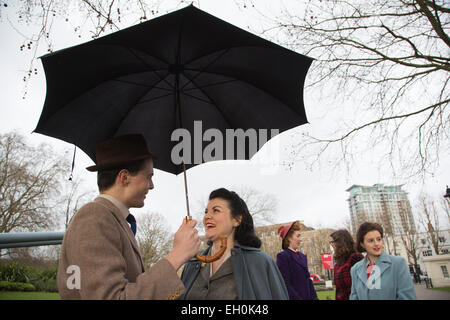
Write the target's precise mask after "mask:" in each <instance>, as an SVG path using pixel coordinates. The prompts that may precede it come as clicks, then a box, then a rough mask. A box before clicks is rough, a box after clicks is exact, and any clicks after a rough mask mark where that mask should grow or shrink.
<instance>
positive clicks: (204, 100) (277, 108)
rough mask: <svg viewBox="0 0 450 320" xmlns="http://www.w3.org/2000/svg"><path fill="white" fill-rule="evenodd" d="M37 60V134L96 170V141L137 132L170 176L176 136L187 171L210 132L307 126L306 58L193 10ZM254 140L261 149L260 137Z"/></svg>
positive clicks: (175, 166)
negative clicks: (185, 144) (41, 81)
mask: <svg viewBox="0 0 450 320" xmlns="http://www.w3.org/2000/svg"><path fill="white" fill-rule="evenodd" d="M41 59H42V63H43V66H44V70H45V75H46V80H47V95H46V99H45V104H44V107H43V111H42V114H41V117H40V119H39V122H38V125H37V127H36V129H35V132H38V133H42V134H44V135H48V136H51V137H55V138H58V139H61V140H64V141H67V142H69V143H73V144H75V145H76V146H78V147H79V148H81V149H82V150H83V151H84V152H86V153H87V155H88V156H89V157H90V158H91V159H92V160H94V162H95V146H96V145H97V143H98V142H99V141H102V140H105V139H107V138H111V137H114V136H119V135H124V134H130V133H141V134H143V135H144V136H145V138H146V140H147V143H148V148H149V150H150V152H151V153H153V154H155V155H157V156H158V158H159V159H158V160H157V161H156V162H155V164H154V165H155V168H158V169H161V170H164V171H167V172H171V173H174V174H178V173H180V172H182V171H183V166H182V165H181V164H180V163H174V161H173V157H172V151H173V150H174V147H175V146H177V145H179V143H180V139H178V140H176V139H175V140H174V138H173V133H174V131H175V130H176V129H180V128H182V129H185V130H186V131H183V132H188V133H189V134H190V135H191V138H192V141H191V144H190V148H191V149H190V150H189V151H186V150H183V151H182V155H183V156H186V152H187V153H190V154H191V155H192V161H185V163H186V167H187V168H189V167H191V166H193V165H196V164H199V163H202V162H204V161H205V159H202V157H200V158H199V157H197V159H194V156H195V155H197V154H198V150H203V148H204V147H205V146H207V145H208V144H209V143H210V142H208V139H204V137H203V132H205V131H206V130H208V129H214V130H215V131H214V132H216V133H217V132H220V133H222V134H223V137H225V136H226V130H227V129H238V128H239V129H243V130H244V131H245V130H248V129H256V130H260V129H278V130H279V132H282V131H285V130H288V129H290V128H293V127H296V126H298V125H301V124H303V123H306V122H307V120H306V115H305V111H304V106H303V86H304V82H305V77H306V74H307V71H308V68H309V66H310V64H311V62H312V59H311V58H309V57H306V56H303V55H300V54H298V53H296V52H294V51H291V50H288V49H286V48H283V47H281V46H279V45H277V44H274V43H272V42H269V41H267V40H264V39H262V38H260V37H257V36H255V35H253V34H251V33H249V32H247V31H244V30H242V29H240V28H237V27H235V26H233V25H231V24H229V23H227V22H225V21H223V20H220V19H218V18H216V17H214V16H212V15H210V14H208V13H205V12H203V11H201V10H199V9H197V8H195V7H194V6H189V7H186V8H184V9H181V10H178V11H175V12H172V13H170V14H167V15H164V16H161V17H158V18H155V19H153V20H150V21H148V22H145V23H141V24H139V25H136V26H133V27H130V28H127V29H123V30H121V31H118V32H115V33H112V34H110V35H107V36H104V37H101V38H98V39H95V40H93V41H90V42H87V43H84V44H81V45H78V46H74V47H71V48H68V49H63V50H60V51H56V52H54V53H51V54H48V55H45V56H43V57H41ZM196 121H199V122H196ZM200 121H201V122H200ZM179 138H180V137H179ZM268 138H270V136H269V137H268ZM257 139H258V143H257V146H258V148H260V147H261V146H262V143H263V142H264V141H265V138H264V137H263V138H262V140H261V136H260V135H258V136H257ZM209 141H212V139H211V138H210V140H209ZM250 149H251V148H248V146H247V147H246V149H245V150H246V151H245V153H244V155H242V154H241V153H239V152H231V153H230V152H227V150H226V143H223V152H217V154H219V155H221V156H222V158H223V159H220V160H225V159H249V158H250V157H251V156H252V155H253V153H254V152H251V150H250ZM216 151H217V150H216ZM228 151H229V150H228ZM200 152H201V151H200Z"/></svg>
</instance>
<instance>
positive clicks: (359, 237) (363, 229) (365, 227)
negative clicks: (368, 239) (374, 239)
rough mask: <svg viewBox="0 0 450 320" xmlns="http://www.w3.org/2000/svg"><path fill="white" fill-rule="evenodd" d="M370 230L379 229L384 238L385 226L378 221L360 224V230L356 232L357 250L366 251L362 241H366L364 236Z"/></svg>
mask: <svg viewBox="0 0 450 320" xmlns="http://www.w3.org/2000/svg"><path fill="white" fill-rule="evenodd" d="M370 231H378V232H379V233H380V235H381V238H383V227H382V226H381V225H380V224H379V223H376V222H364V223H363V224H361V225H360V226H359V229H358V232H357V233H356V250H357V251H359V252H364V251H366V250H365V249H364V248H363V247H362V246H361V243H364V236H365V235H366V234H367V233H369V232H370Z"/></svg>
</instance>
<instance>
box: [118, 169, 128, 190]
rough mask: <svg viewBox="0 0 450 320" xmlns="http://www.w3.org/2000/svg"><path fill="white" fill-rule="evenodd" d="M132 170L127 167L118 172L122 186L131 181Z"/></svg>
mask: <svg viewBox="0 0 450 320" xmlns="http://www.w3.org/2000/svg"><path fill="white" fill-rule="evenodd" d="M129 177H130V172H128V170H126V169H122V170H120V171H119V173H118V174H117V179H118V181H119V183H120V184H121V185H122V186H126V185H128V183H129Z"/></svg>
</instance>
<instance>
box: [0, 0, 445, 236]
mask: <svg viewBox="0 0 450 320" xmlns="http://www.w3.org/2000/svg"><path fill="white" fill-rule="evenodd" d="M223 3H224V1H219V0H215V1H201V6H200V8H201V9H202V10H205V11H207V12H209V13H211V14H213V15H215V16H217V17H220V18H221V19H223V20H226V21H228V22H230V23H233V24H235V25H237V26H239V27H241V28H246V26H247V25H248V24H251V23H252V20H251V19H253V17H254V15H253V14H250V12H247V11H242V10H237V9H235V7H234V3H233V1H229V2H226V3H227V5H224V4H223ZM246 12H247V13H246ZM74 16H76V12H74ZM2 18H3V21H2V22H1V24H0V39H1V43H2V47H1V49H0V70H1V72H0V88H1V89H0V90H1V95H0V99H1V100H0V132H1V133H5V132H9V131H11V130H18V131H19V132H21V133H22V134H24V135H25V136H26V137H27V138H28V139H29V141H30V143H39V142H46V143H49V144H51V145H53V146H54V148H55V150H56V151H57V152H61V153H64V152H65V153H67V156H68V157H71V156H72V152H73V146H72V145H70V144H68V143H65V142H62V141H59V140H56V139H53V138H50V137H46V136H43V135H40V134H36V133H33V134H32V131H33V130H34V128H35V127H36V125H37V122H38V119H39V116H40V113H41V111H42V106H43V104H44V100H45V92H46V84H45V75H44V72H43V69H42V65H41V62H40V61H39V60H38V61H37V62H36V63H35V66H34V67H36V68H37V69H38V74H37V75H35V76H33V77H32V78H31V80H30V81H29V82H28V83H27V86H25V83H24V81H23V77H24V75H25V74H24V71H25V70H27V69H28V68H29V65H30V55H29V52H27V51H26V50H25V52H21V51H20V46H21V45H22V44H23V37H21V36H20V34H19V33H18V32H17V31H15V30H13V29H12V28H11V26H10V24H9V23H8V21H7V19H5V15H4V16H3V17H2ZM255 23H257V24H259V23H261V21H260V20H259V21H256V20H255ZM55 27H56V28H58V33H57V34H56V36H57V38H55V39H56V40H55V41H54V45H55V48H54V49H55V50H59V49H62V48H65V47H68V46H72V45H75V44H79V43H81V42H84V41H88V40H90V39H89V38H88V37H84V38H81V39H80V38H77V37H76V36H75V35H74V34H73V29H71V27H69V25H67V24H64V23H61V24H60V25H57V26H55ZM20 31H21V32H23V33H30V32H29V29H28V30H27V28H26V26H25V25H24V26H23V27H22V29H20ZM43 54H45V48H43V47H42V48H41V51H39V52H38V56H40V55H43ZM25 91H27V94H26V96H25V99H23V96H24V92H25ZM316 100H317V99H316V98H315V97H314V96H311V95H309V94H308V93H306V94H305V109H306V113H307V116H308V120H309V122H310V124H307V125H305V126H306V127H307V129H311V130H320V128H323V127H324V126H326V125H327V123H329V121H333V119H324V118H323V117H322V116H321V115H322V113H321V112H323V108H325V109H326V108H327V107H328V106H327V105H322V106H321V107H322V109H320V108H318V106H317V103H316ZM329 103H330V104H329V107H330V108H331V106H332V105H334V102H333V101H330V102H329ZM319 109H320V110H319ZM319 111H320V112H319ZM295 130H298V129H293V130H291V131H288V132H285V133H283V134H281V135H280V136H278V137H277V138H275V139H273V141H270V142H269V143H268V144H266V145H265V147H264V148H263V149H262V150H261V151H260V152H259V153H258V154H257V155H256V156H255V158H254V159H253V160H252V161H228V162H226V163H224V162H222V161H220V162H212V163H207V164H203V165H200V166H196V167H194V168H192V169H190V170H188V172H187V177H188V184H189V195H190V201H191V204H192V206H191V207H194V206H196V205H197V203H198V202H199V201H204V199H206V198H207V196H208V194H209V193H210V192H211V191H212V190H213V189H215V188H219V187H225V188H234V187H241V186H246V187H251V188H253V189H255V190H258V191H260V192H261V193H268V194H273V195H274V196H275V197H276V199H277V200H278V209H277V212H276V215H275V222H276V223H282V222H288V221H292V220H303V221H304V222H305V224H306V225H308V226H318V225H321V226H323V227H336V226H338V225H339V224H340V223H342V221H343V220H344V219H345V218H347V217H348V216H349V209H348V204H347V201H346V200H347V199H348V193H347V192H346V191H345V190H346V189H347V188H349V187H350V186H351V185H353V184H362V185H373V184H375V183H383V184H386V185H392V184H403V182H402V181H395V180H393V179H390V178H386V177H387V176H388V175H386V174H385V173H384V172H382V171H379V170H378V166H377V164H376V163H375V162H374V161H373V159H376V157H377V154H366V155H365V156H364V157H362V159H361V162H360V163H359V164H358V166H357V167H354V168H352V169H351V170H350V172H339V171H338V172H336V171H334V172H333V171H331V170H330V168H327V167H326V166H323V165H322V167H321V168H320V170H319V169H317V170H314V171H310V170H308V169H306V168H305V167H304V166H302V164H301V163H297V164H296V165H295V166H294V167H293V168H290V169H289V168H287V167H283V166H279V167H277V170H272V169H273V167H271V166H270V163H271V162H272V163H276V162H278V161H280V160H283V159H287V158H288V156H289V146H290V145H292V143H293V142H295V141H293V135H292V133H293V132H294V131H295ZM361 143H362V144H364V143H365V141H361ZM449 159H450V151H449V152H447V153H446V154H444V155H442V157H441V163H440V167H439V169H438V170H437V171H436V172H435V174H434V176H433V177H430V178H428V179H427V180H426V181H425V182H424V183H422V182H415V183H413V182H408V183H406V184H405V186H404V190H406V191H407V192H409V194H410V200H411V201H412V202H413V203H412V204H413V210H414V201H413V200H414V199H415V198H416V197H417V196H418V194H419V193H421V192H423V190H426V192H428V193H429V194H431V195H432V196H435V197H438V196H442V195H443V194H444V193H445V186H446V184H450V174H449V170H445V168H448V167H450V161H449ZM92 164H93V163H92V161H91V160H90V159H89V158H88V157H87V156H86V155H85V154H84V153H83V152H82V151H81V150H78V151H77V157H76V163H75V172H74V173H75V175H76V176H78V177H80V178H82V179H83V180H84V181H85V185H89V186H91V188H92V189H95V187H96V175H95V173H91V172H88V171H87V170H85V167H87V166H90V165H92ZM268 169H271V170H268ZM348 173H350V174H348ZM66 183H68V182H66ZM154 183H155V189H154V190H152V191H151V192H150V193H149V194H148V196H147V200H146V205H145V207H144V208H142V209H132V210H131V211H132V212H134V213H135V214H136V215H140V214H141V213H142V212H145V211H146V212H149V211H154V212H159V213H161V214H162V215H163V216H165V217H166V219H167V221H168V222H169V223H170V225H171V226H172V229H173V230H174V231H175V230H176V229H177V228H178V226H179V223H181V220H182V218H183V217H184V216H185V215H186V208H185V196H184V182H183V175H182V174H181V175H179V176H175V175H171V174H168V173H165V172H162V171H159V170H155V177H154Z"/></svg>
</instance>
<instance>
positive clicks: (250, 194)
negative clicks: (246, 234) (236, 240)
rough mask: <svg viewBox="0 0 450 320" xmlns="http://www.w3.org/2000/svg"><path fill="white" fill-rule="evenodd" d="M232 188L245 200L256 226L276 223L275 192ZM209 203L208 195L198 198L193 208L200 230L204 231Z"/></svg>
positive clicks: (241, 187)
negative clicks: (204, 218)
mask: <svg viewBox="0 0 450 320" xmlns="http://www.w3.org/2000/svg"><path fill="white" fill-rule="evenodd" d="M230 190H232V191H234V192H236V193H237V194H238V195H239V196H240V197H241V198H242V200H244V201H245V203H246V204H247V207H248V210H249V212H250V214H251V216H252V217H253V222H254V224H255V226H261V225H264V224H273V223H274V216H275V214H276V209H277V206H278V200H277V198H276V197H275V196H274V195H273V194H267V193H266V194H264V193H262V192H260V191H258V190H256V189H253V188H252V187H249V186H240V187H233V188H231V189H230ZM207 204H208V201H207V197H205V199H198V200H197V202H196V205H195V207H194V209H193V216H194V217H195V219H196V220H197V225H196V228H197V230H199V231H204V226H203V216H204V215H205V208H206V206H207Z"/></svg>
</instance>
